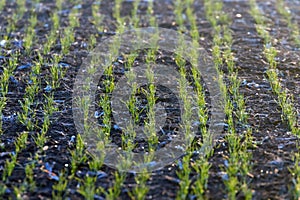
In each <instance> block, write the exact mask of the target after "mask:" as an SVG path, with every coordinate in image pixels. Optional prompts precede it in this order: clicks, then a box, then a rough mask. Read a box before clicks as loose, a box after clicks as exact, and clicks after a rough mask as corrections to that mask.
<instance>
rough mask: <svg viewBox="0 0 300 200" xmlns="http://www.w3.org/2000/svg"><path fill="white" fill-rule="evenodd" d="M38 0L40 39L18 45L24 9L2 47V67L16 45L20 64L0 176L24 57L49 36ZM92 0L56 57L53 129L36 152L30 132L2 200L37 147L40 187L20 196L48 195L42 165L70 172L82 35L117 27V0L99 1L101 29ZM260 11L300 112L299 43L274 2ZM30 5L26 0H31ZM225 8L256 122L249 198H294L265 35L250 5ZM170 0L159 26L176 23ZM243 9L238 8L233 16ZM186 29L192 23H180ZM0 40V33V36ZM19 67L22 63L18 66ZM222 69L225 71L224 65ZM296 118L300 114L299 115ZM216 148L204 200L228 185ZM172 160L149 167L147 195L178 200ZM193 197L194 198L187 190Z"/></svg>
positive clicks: (30, 58) (199, 11) (2, 18)
mask: <svg viewBox="0 0 300 200" xmlns="http://www.w3.org/2000/svg"><path fill="white" fill-rule="evenodd" d="M42 2H43V4H42V6H41V7H40V9H39V10H38V11H37V16H38V20H39V22H38V24H37V26H36V34H37V38H36V40H35V41H34V45H33V49H32V51H31V52H30V53H27V52H26V51H25V50H24V48H23V46H22V42H21V41H22V36H23V34H24V30H25V27H26V23H28V18H29V17H30V14H29V12H26V13H25V16H24V17H23V18H22V19H21V20H19V22H18V24H17V27H16V31H14V32H13V33H11V34H10V35H9V40H10V41H9V45H6V46H5V47H1V46H0V73H1V74H2V73H3V68H4V67H5V66H6V64H7V62H8V59H9V58H10V56H11V52H19V54H18V57H17V59H18V68H17V69H16V70H15V71H14V75H13V76H12V77H11V80H10V84H9V94H8V102H7V105H6V107H5V109H4V111H3V117H2V121H3V130H4V133H3V134H2V135H1V136H0V146H1V148H0V176H1V177H2V173H3V167H4V164H5V161H6V160H7V159H9V156H8V155H6V154H5V152H12V151H14V144H13V143H14V141H15V139H16V138H17V136H18V134H19V133H20V132H22V131H24V130H26V128H25V127H24V126H23V125H22V124H20V122H18V119H17V115H16V113H18V112H20V111H21V107H20V103H19V100H21V101H22V99H23V98H24V92H25V88H26V86H27V85H28V81H29V78H28V76H29V73H30V67H26V64H27V63H33V62H34V61H36V60H37V54H36V52H37V51H39V50H40V49H42V48H43V45H42V44H43V43H44V42H45V41H46V35H47V34H49V32H50V30H51V19H50V15H51V12H53V11H54V10H55V9H54V8H55V3H53V1H50V0H43V1H42ZM92 3H93V2H92V1H91V0H88V1H84V3H83V4H82V7H81V9H80V12H81V13H82V15H81V17H80V27H77V28H76V29H75V32H74V34H75V42H74V43H73V45H72V47H71V48H70V53H69V54H68V55H65V56H64V58H63V59H62V60H61V63H62V66H64V67H66V68H67V74H66V77H65V78H64V79H63V81H62V84H61V87H60V88H59V89H57V90H56V91H55V93H54V94H55V101H56V104H57V107H58V108H59V111H58V112H55V113H54V115H53V117H52V118H51V126H50V130H49V131H48V133H47V137H48V139H47V142H46V144H45V147H44V148H43V149H44V150H43V151H41V150H40V149H39V148H38V147H37V146H36V145H35V143H34V140H33V136H35V135H36V133H37V131H31V132H30V134H29V141H28V143H27V146H26V149H25V150H23V151H22V152H21V153H20V154H19V155H18V164H17V166H16V167H15V169H14V171H13V174H12V176H10V177H9V179H8V181H6V182H5V183H4V184H5V185H6V186H7V187H8V189H7V190H6V193H5V196H3V199H8V198H10V197H11V198H13V199H14V198H16V197H15V196H14V195H13V187H14V186H19V185H20V183H22V180H24V177H25V171H24V169H25V166H26V165H27V164H28V163H30V162H32V158H33V157H34V156H35V155H36V154H39V162H38V163H36V167H35V169H34V180H35V181H36V184H37V188H36V190H34V191H33V192H29V191H26V192H25V195H24V196H23V197H22V198H23V199H51V195H52V185H53V184H54V183H56V182H57V181H56V180H55V179H53V178H51V177H49V174H48V173H45V171H43V170H42V169H43V168H44V167H45V166H46V165H48V164H50V165H52V166H53V169H52V172H53V173H55V174H56V175H58V174H59V172H60V171H61V170H62V169H64V170H66V172H67V175H70V173H71V168H70V166H71V154H70V151H69V150H70V149H71V150H72V149H74V148H75V147H74V144H73V143H72V142H71V141H72V140H71V138H72V136H76V134H77V133H76V129H75V126H74V123H73V119H72V117H73V116H72V101H71V98H72V87H73V81H74V78H75V76H76V73H77V70H78V68H79V67H80V65H81V63H82V60H83V59H84V58H85V57H86V56H87V55H88V48H87V43H88V42H87V41H88V38H89V36H90V35H91V34H96V35H97V40H98V42H101V41H102V40H103V39H104V38H106V37H110V36H111V35H113V34H114V33H115V30H116V21H115V19H114V18H113V16H112V9H113V6H114V3H113V2H111V1H109V0H104V1H102V2H101V13H102V14H103V16H104V28H105V29H106V33H105V32H97V30H96V28H95V27H94V26H93V24H92V23H91V22H90V20H91V5H92ZM258 3H259V6H260V8H261V9H262V11H263V13H264V15H265V16H266V17H267V18H268V19H269V25H270V33H271V35H272V37H273V38H276V39H277V41H278V42H277V44H276V48H277V49H278V50H279V53H278V56H277V59H278V60H277V61H278V70H279V75H280V76H279V77H280V80H281V83H282V84H283V86H284V87H286V88H287V89H288V90H289V92H290V93H292V94H293V95H294V99H295V107H296V109H297V111H298V115H299V113H300V68H299V64H300V53H299V52H300V49H299V47H298V48H297V46H296V45H295V44H294V43H293V41H292V39H291V36H290V32H291V30H289V28H287V23H286V22H285V21H284V19H283V18H282V16H281V15H280V14H279V13H278V12H277V11H276V7H275V6H274V4H275V0H273V1H264V0H261V1H258ZM287 5H288V6H289V8H291V12H292V15H293V19H294V20H295V21H296V22H297V23H298V26H299V27H300V20H299V19H300V4H299V2H297V1H288V2H287ZM27 6H28V7H30V6H31V3H30V1H28V3H27ZM15 7H16V6H15V3H13V2H11V1H7V4H6V6H5V8H4V10H3V11H1V14H0V36H4V35H5V34H6V33H5V27H6V26H7V24H8V20H9V18H10V17H11V15H12V13H14V12H16V9H15ZM72 7H73V5H72V4H69V3H64V5H63V8H64V11H62V12H60V17H61V24H60V27H61V28H60V29H61V30H63V29H64V27H65V26H67V25H68V19H67V17H68V16H67V13H68V11H69V10H70V9H71V8H72ZM131 9H132V1H129V0H128V1H124V3H123V9H122V13H121V14H122V16H128V15H129V14H130V12H131V11H130V10H131ZM194 10H195V12H196V13H195V14H196V16H197V25H198V27H199V33H200V35H201V37H202V39H201V40H200V41H199V43H200V44H201V45H202V46H203V47H205V48H206V49H207V51H208V53H209V54H210V55H211V46H212V37H213V36H212V35H213V29H212V27H211V26H210V23H209V22H208V21H207V19H206V18H205V13H204V5H203V2H202V1H201V0H196V1H195V3H194ZM224 10H225V11H226V13H228V14H229V16H230V17H231V19H232V24H231V26H230V28H231V30H232V34H233V46H232V51H233V52H234V57H235V58H236V59H235V66H236V68H237V69H238V77H239V78H240V79H241V80H242V85H241V87H240V92H241V93H242V94H243V95H244V97H245V100H246V110H247V111H248V113H249V122H248V123H249V125H250V126H251V127H252V128H253V143H254V144H255V146H256V147H255V148H253V149H249V151H250V152H251V153H252V154H253V158H252V165H253V169H252V171H251V174H249V177H248V180H249V183H248V184H249V187H250V188H251V189H252V191H253V199H291V198H292V189H293V183H292V176H291V174H290V172H289V168H291V167H293V165H294V163H293V160H292V155H293V152H295V151H297V148H296V142H297V138H296V137H295V136H293V135H292V134H291V132H290V131H289V129H288V127H287V124H286V122H284V121H283V120H282V119H281V115H282V110H281V108H280V107H279V105H278V104H277V97H276V95H274V93H272V90H271V87H270V84H269V82H268V81H267V78H266V77H267V75H266V69H267V68H268V65H267V61H266V59H265V58H264V55H263V45H264V42H263V39H262V38H261V37H259V35H258V33H257V32H256V29H255V21H254V19H253V18H252V17H251V15H250V14H249V10H250V8H249V5H248V3H247V2H246V1H234V0H226V1H224ZM173 11H174V1H171V0H161V1H154V14H155V16H156V18H157V21H158V23H159V27H164V28H170V29H174V30H176V29H177V28H178V27H177V25H176V23H175V15H174V13H173ZM146 12H147V1H142V2H141V4H140V7H139V14H140V19H141V23H140V27H147V26H149V23H148V22H147V17H146ZM238 14H240V15H238ZM185 25H186V26H187V28H189V27H190V25H189V23H187V22H186V24H185ZM0 41H1V39H0ZM55 53H59V54H60V53H61V45H60V44H59V42H58V41H57V42H56V45H55V46H53V48H52V49H51V52H50V53H49V54H48V55H45V57H48V58H51V57H52V55H53V54H55ZM20 66H23V67H22V68H21V67H20ZM225 73H226V72H225ZM47 75H49V68H48V67H47V66H43V67H42V73H41V76H42V77H46V76H47ZM45 87H46V82H45V81H43V82H42V86H41V91H40V93H39V94H38V95H37V101H43V93H45V91H44V90H43V88H45ZM36 110H37V111H39V112H40V113H39V112H37V113H38V114H37V117H36V118H37V119H38V120H39V121H41V120H42V119H41V117H42V113H41V107H39V106H37V107H36ZM298 124H299V125H300V116H299V117H298ZM116 132H117V131H116ZM219 144H220V145H218V147H216V148H215V150H214V155H213V156H212V157H211V158H210V159H209V161H210V163H211V165H212V167H211V169H210V177H209V181H208V189H207V191H206V194H207V197H208V198H209V199H225V198H227V196H226V189H225V185H224V183H223V181H224V180H223V179H224V172H223V170H222V169H223V166H224V162H225V160H226V156H229V155H228V151H227V144H226V143H225V141H223V140H220V141H219ZM178 169H179V167H178V164H177V162H174V163H173V164H171V165H169V166H166V167H165V168H164V169H161V170H158V171H155V172H153V173H152V175H151V178H150V179H149V181H148V182H147V185H148V186H149V188H150V190H149V193H148V194H147V199H175V197H176V192H177V191H178V188H179V184H178V179H177V175H176V170H178ZM101 171H102V172H103V174H105V175H106V176H98V177H99V178H98V179H97V182H96V186H101V187H103V188H104V189H105V190H107V189H108V188H109V187H111V186H112V184H113V180H114V177H113V173H114V170H113V169H111V168H109V167H107V166H103V167H102V168H101ZM87 173H91V172H89V170H88V164H87V163H86V164H81V165H80V166H79V167H78V171H77V172H76V177H77V178H78V179H83V178H84V177H85V175H86V174H87ZM196 176H197V174H195V173H192V174H191V177H190V178H191V179H192V180H194V179H195V178H196ZM78 179H72V181H71V182H69V184H68V186H67V190H66V191H65V196H64V197H65V198H70V199H83V197H82V196H81V195H80V194H79V193H78V188H77V187H78V184H79V181H78ZM135 186H136V183H135V181H134V176H133V175H132V174H128V176H127V179H126V181H125V184H124V186H123V188H122V192H121V195H120V199H129V197H128V194H127V191H128V190H130V189H131V188H133V187H135ZM189 198H190V199H195V198H194V197H193V196H192V195H190V197H189ZM95 199H104V196H101V197H100V196H97V197H95ZM238 199H243V195H242V194H238Z"/></svg>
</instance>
